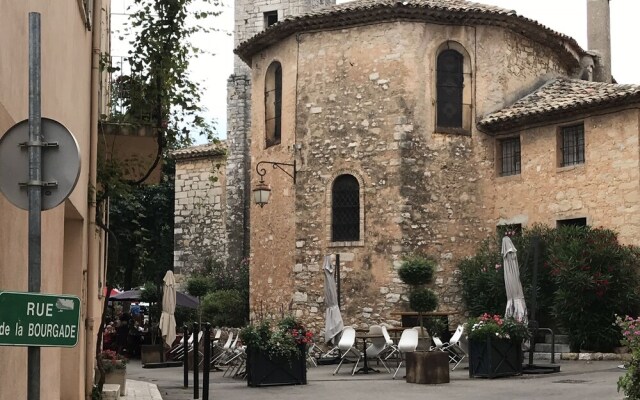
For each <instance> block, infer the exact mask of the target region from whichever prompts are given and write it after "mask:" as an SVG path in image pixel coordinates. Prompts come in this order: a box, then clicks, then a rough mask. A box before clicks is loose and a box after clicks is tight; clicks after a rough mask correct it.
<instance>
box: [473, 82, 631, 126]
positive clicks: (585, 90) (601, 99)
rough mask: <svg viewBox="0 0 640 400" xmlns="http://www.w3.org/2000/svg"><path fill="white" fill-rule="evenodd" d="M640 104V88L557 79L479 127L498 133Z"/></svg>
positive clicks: (491, 116) (488, 116)
mask: <svg viewBox="0 0 640 400" xmlns="http://www.w3.org/2000/svg"><path fill="white" fill-rule="evenodd" d="M638 101H640V85H618V84H611V83H603V82H589V81H583V80H578V79H566V78H558V79H554V80H552V81H549V82H547V83H546V84H544V85H543V86H541V87H540V88H538V89H537V90H536V91H534V92H533V93H531V94H529V95H527V96H525V97H523V98H521V99H520V100H518V101H516V102H515V103H514V104H512V105H510V106H509V107H505V108H503V109H501V110H499V111H496V112H493V113H491V114H488V115H486V116H485V117H484V118H482V119H481V120H480V122H479V123H478V126H479V127H480V128H481V129H484V130H488V131H499V130H503V129H510V128H514V127H517V126H521V125H523V124H526V123H532V122H537V121H541V120H549V119H550V118H553V117H563V116H567V115H570V114H577V113H582V112H585V111H588V110H590V109H593V108H603V107H611V106H619V105H624V104H625V103H627V104H628V103H631V102H638Z"/></svg>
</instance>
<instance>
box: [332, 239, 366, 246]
mask: <svg viewBox="0 0 640 400" xmlns="http://www.w3.org/2000/svg"><path fill="white" fill-rule="evenodd" d="M328 247H364V240H358V241H355V242H329V246H328Z"/></svg>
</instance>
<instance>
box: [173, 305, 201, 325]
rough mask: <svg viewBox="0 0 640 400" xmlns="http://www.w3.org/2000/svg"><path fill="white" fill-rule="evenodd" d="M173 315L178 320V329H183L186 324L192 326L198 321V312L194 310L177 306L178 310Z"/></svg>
mask: <svg viewBox="0 0 640 400" xmlns="http://www.w3.org/2000/svg"><path fill="white" fill-rule="evenodd" d="M173 315H174V317H175V319H176V326H177V327H182V326H184V324H191V323H192V322H195V321H197V320H198V310H195V309H193V308H187V307H182V306H176V310H175V312H174V313H173Z"/></svg>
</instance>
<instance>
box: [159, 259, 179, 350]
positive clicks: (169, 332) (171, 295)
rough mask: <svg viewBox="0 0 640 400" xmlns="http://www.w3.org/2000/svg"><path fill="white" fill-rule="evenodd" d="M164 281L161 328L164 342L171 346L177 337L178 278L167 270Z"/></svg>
mask: <svg viewBox="0 0 640 400" xmlns="http://www.w3.org/2000/svg"><path fill="white" fill-rule="evenodd" d="M163 281H164V287H163V290H162V315H161V316H160V330H161V331H162V338H163V339H164V342H165V343H166V344H167V345H168V346H171V345H172V344H173V341H174V340H175V339H176V319H175V317H174V315H173V313H174V312H175V310H176V280H175V278H174V277H173V272H172V271H170V270H169V271H167V273H166V274H165V275H164V279H163Z"/></svg>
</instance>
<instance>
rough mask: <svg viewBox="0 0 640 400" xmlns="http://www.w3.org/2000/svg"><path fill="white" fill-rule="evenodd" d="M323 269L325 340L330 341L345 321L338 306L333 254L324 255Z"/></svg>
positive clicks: (340, 330) (340, 329)
mask: <svg viewBox="0 0 640 400" xmlns="http://www.w3.org/2000/svg"><path fill="white" fill-rule="evenodd" d="M322 270H323V271H324V304H325V306H326V307H327V310H326V311H325V324H324V341H325V343H328V342H330V341H331V339H333V338H334V337H335V336H336V335H337V334H338V333H340V332H342V328H343V327H344V323H343V322H342V315H341V314H340V307H339V306H338V290H337V288H336V282H335V280H334V278H333V272H334V268H333V266H332V265H331V256H325V257H324V265H323V266H322Z"/></svg>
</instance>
